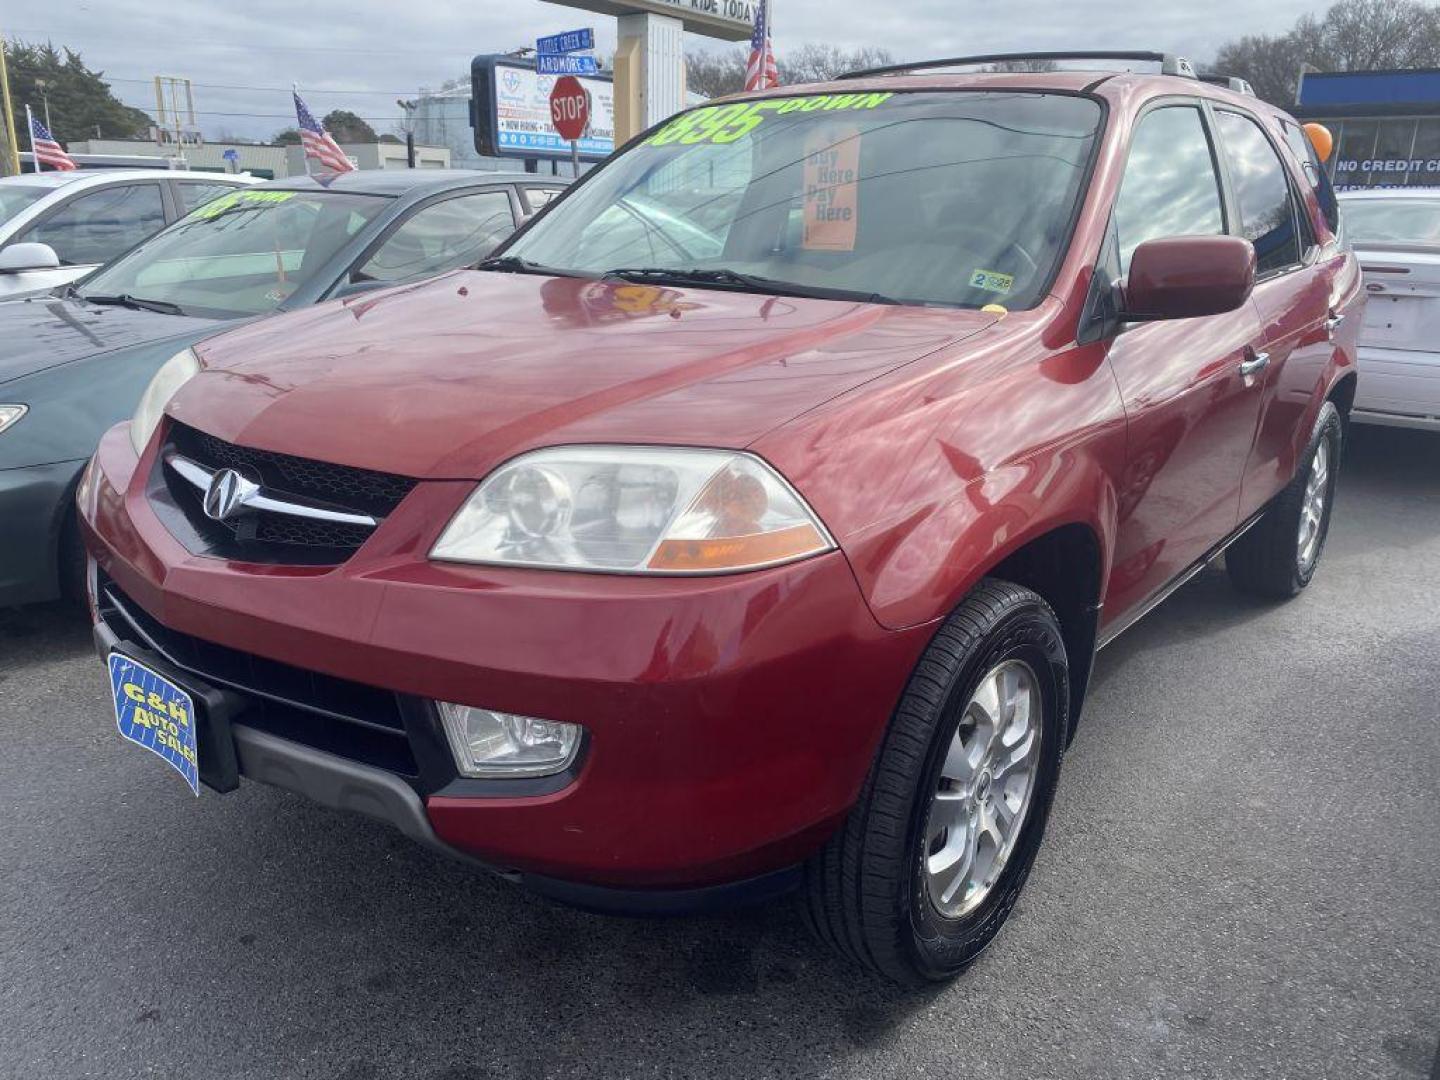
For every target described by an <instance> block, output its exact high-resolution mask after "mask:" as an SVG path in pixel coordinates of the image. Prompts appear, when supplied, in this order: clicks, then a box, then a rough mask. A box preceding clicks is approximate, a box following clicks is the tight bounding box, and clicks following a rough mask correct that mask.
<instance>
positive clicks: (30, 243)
mask: <svg viewBox="0 0 1440 1080" xmlns="http://www.w3.org/2000/svg"><path fill="white" fill-rule="evenodd" d="M258 182H259V181H258V179H257V178H255V177H251V176H232V175H229V174H226V173H204V172H182V171H175V170H166V169H95V170H84V169H79V170H74V171H71V172H41V173H27V174H26V175H24V176H7V177H5V178H4V179H0V300H18V299H21V298H22V297H26V296H35V295H38V294H40V293H45V292H49V291H50V290H51V289H53V288H55V287H56V286H57V285H64V284H66V283H68V282H71V281H74V280H76V279H77V278H81V277H84V276H85V275H86V274H88V273H89V272H90V271H91V270H94V269H95V268H96V267H97V266H99V265H101V264H102V263H107V262H109V261H110V260H111V259H113V258H115V256H117V255H120V254H122V253H124V252H126V251H129V250H130V249H131V248H132V247H134V246H135V245H136V244H138V243H140V241H142V240H145V239H148V238H149V237H150V236H151V235H153V234H154V233H157V232H159V231H160V230H161V229H163V228H164V227H165V226H166V225H168V224H170V222H172V221H176V220H178V219H179V218H182V217H184V216H185V215H186V214H188V213H189V212H190V211H191V210H193V209H195V207H197V206H199V205H200V204H201V203H205V202H209V201H210V200H211V199H213V198H214V197H215V196H217V195H221V194H223V193H224V192H226V191H229V190H231V189H232V188H235V187H242V186H246V185H249V184H254V183H258Z"/></svg>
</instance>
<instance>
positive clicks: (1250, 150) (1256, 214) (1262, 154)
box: [1218, 112, 1300, 276]
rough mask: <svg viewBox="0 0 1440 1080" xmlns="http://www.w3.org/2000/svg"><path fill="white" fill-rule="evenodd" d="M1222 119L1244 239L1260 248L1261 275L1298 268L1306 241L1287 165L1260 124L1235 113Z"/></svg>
mask: <svg viewBox="0 0 1440 1080" xmlns="http://www.w3.org/2000/svg"><path fill="white" fill-rule="evenodd" d="M1218 115H1219V119H1220V139H1221V141H1222V142H1223V143H1224V144H1225V160H1226V162H1227V163H1228V164H1229V166H1230V180H1231V182H1232V183H1233V184H1234V185H1235V201H1236V203H1237V204H1238V206H1239V208H1240V235H1241V236H1243V237H1245V239H1247V240H1249V241H1250V242H1251V243H1252V244H1254V245H1255V261H1256V272H1257V273H1258V274H1260V275H1261V276H1263V275H1265V274H1273V273H1275V272H1277V271H1279V270H1283V269H1284V268H1285V267H1287V266H1293V265H1295V264H1296V263H1298V262H1299V261H1300V236H1299V233H1298V232H1297V231H1296V227H1295V206H1294V201H1293V200H1292V199H1291V197H1290V182H1289V181H1288V180H1287V179H1286V178H1285V166H1284V165H1282V164H1281V163H1280V158H1279V156H1278V155H1276V153H1275V148H1274V147H1273V146H1271V145H1270V140H1269V139H1267V138H1266V137H1265V133H1264V132H1263V131H1261V130H1260V125H1259V124H1257V123H1255V121H1254V120H1251V119H1250V118H1249V117H1247V116H1241V115H1240V114H1239V113H1233V112H1221V113H1219V114H1218Z"/></svg>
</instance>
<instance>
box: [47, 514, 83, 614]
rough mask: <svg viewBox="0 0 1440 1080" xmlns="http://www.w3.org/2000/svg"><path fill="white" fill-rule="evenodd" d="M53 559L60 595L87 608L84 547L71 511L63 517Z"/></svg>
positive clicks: (78, 526) (77, 524)
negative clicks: (63, 522) (54, 559)
mask: <svg viewBox="0 0 1440 1080" xmlns="http://www.w3.org/2000/svg"><path fill="white" fill-rule="evenodd" d="M55 557H56V559H57V563H56V572H57V575H58V577H59V582H60V595H61V596H62V597H64V598H65V599H66V600H69V601H71V602H72V603H76V604H79V605H80V606H81V607H85V606H87V605H88V604H89V600H88V598H87V596H86V590H85V570H86V554H85V545H84V543H83V542H82V541H81V540H80V523H79V522H78V521H77V520H76V516H75V511H74V510H73V509H72V510H71V511H70V512H69V513H68V514H66V515H65V524H64V525H63V526H62V527H61V529H60V543H59V546H58V547H57V549H56V552H55Z"/></svg>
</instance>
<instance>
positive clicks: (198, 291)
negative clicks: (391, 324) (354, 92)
mask: <svg viewBox="0 0 1440 1080" xmlns="http://www.w3.org/2000/svg"><path fill="white" fill-rule="evenodd" d="M564 184H565V181H563V180H560V179H557V178H554V177H545V178H541V177H526V176H523V175H515V176H500V175H497V174H495V173H478V172H465V171H459V170H455V171H451V170H443V171H442V170H430V169H427V170H423V171H421V170H396V171H394V172H387V171H382V170H374V171H362V172H351V173H346V174H343V175H340V176H336V177H332V178H326V179H311V178H308V177H296V178H291V179H287V180H275V181H270V182H268V183H265V184H259V185H256V186H254V187H248V188H244V189H240V190H237V191H233V192H228V193H226V194H223V195H221V196H220V197H219V198H216V199H214V200H212V201H211V202H209V203H207V204H205V205H204V206H201V207H200V208H199V209H198V210H196V211H195V212H194V213H192V214H191V215H190V216H188V217H186V218H185V219H183V220H182V221H179V222H176V223H175V224H174V225H171V226H170V227H169V228H167V229H165V230H164V231H163V232H160V233H158V234H156V235H155V236H153V237H151V238H150V239H149V240H147V241H145V242H144V243H142V244H141V245H140V246H138V247H136V248H134V249H132V250H131V251H129V252H127V253H126V254H124V255H122V256H121V257H120V258H118V259H116V260H115V261H114V262H112V263H110V264H109V265H107V266H104V267H102V268H101V269H100V270H98V271H96V272H95V273H94V274H93V275H91V276H90V277H89V278H87V279H86V280H85V281H84V282H83V283H81V284H80V285H79V286H73V285H72V286H66V287H65V288H64V289H63V290H59V291H57V292H55V293H53V294H51V295H49V296H46V297H43V298H38V299H32V300H21V301H14V302H10V303H3V304H0V605H6V604H22V603H30V602H33V601H39V600H46V599H51V598H53V597H55V596H56V595H58V594H59V593H60V591H61V590H62V587H65V586H73V585H74V584H75V583H76V581H77V580H78V578H77V577H76V576H75V575H78V566H79V564H80V551H79V545H78V541H77V539H76V537H75V535H74V523H73V508H72V505H71V504H72V503H73V493H74V488H75V484H76V483H77V482H78V480H79V477H80V472H81V469H82V468H83V467H84V464H85V461H86V460H87V459H88V458H89V457H90V455H91V453H93V452H94V449H95V446H96V444H97V443H98V442H99V439H100V436H101V435H102V434H103V433H104V432H105V430H106V429H107V428H109V427H111V426H112V425H113V424H115V423H117V422H118V421H120V420H123V419H124V418H126V417H128V416H129V415H130V413H131V412H132V411H133V410H134V408H135V403H136V401H137V400H138V399H139V397H140V394H141V392H142V391H143V390H144V389H145V386H146V384H147V383H148V382H149V379H150V377H151V375H153V374H154V373H155V370H156V369H157V368H159V367H160V365H161V364H163V363H164V362H165V361H166V360H167V359H169V358H170V357H171V356H173V355H175V354H176V353H177V352H179V351H180V350H181V349H183V348H186V347H188V346H190V345H193V344H195V343H196V342H197V341H200V340H201V339H203V338H206V337H208V336H210V335H212V334H214V333H217V332H218V331H219V330H220V329H222V328H223V327H225V326H226V325H227V324H228V325H233V324H234V323H235V322H237V321H239V320H248V319H255V318H260V317H264V316H266V315H269V314H271V313H273V312H278V311H293V310H295V309H297V308H301V307H305V306H308V305H310V304H314V303H317V302H319V301H322V300H329V299H337V298H342V297H347V296H354V295H357V294H360V293H364V292H367V291H370V290H373V289H378V288H384V287H386V286H390V285H397V284H402V283H404V282H409V281H415V280H419V279H421V278H425V277H430V276H433V275H435V274H439V273H443V272H445V271H447V270H453V269H456V268H458V267H461V266H467V265H471V264H473V263H475V262H477V261H478V260H480V259H481V258H484V257H485V256H486V255H488V254H489V252H490V251H491V249H493V248H494V247H495V246H496V245H497V244H498V243H499V242H500V241H501V240H503V239H504V238H505V237H507V236H508V235H509V234H510V233H511V232H512V231H514V229H515V227H516V226H517V225H518V224H519V223H520V222H521V221H523V220H524V219H525V218H526V217H527V216H529V215H530V214H531V213H533V212H534V211H535V210H536V209H538V208H539V207H540V206H541V205H543V204H544V203H545V202H547V201H549V199H551V198H553V197H554V195H555V193H556V192H558V191H559V190H560V189H561V188H562V187H563V186H564Z"/></svg>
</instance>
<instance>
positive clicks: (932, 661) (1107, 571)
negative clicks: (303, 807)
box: [78, 54, 1362, 983]
mask: <svg viewBox="0 0 1440 1080" xmlns="http://www.w3.org/2000/svg"><path fill="white" fill-rule="evenodd" d="M1036 58H1037V56H1036V54H1030V55H1028V56H1027V57H1025V58H1024V59H1032V60H1033V59H1036ZM1038 58H1039V59H1049V57H1047V56H1039V57H1038ZM976 59H977V58H970V60H968V61H963V62H962V61H945V62H935V63H926V64H916V65H910V66H907V67H905V68H901V69H886V70H882V71H879V72H866V73H862V74H861V75H859V76H858V77H854V78H849V79H844V80H840V81H837V82H833V83H828V84H824V85H813V86H790V87H784V88H781V89H779V90H775V91H771V92H768V93H763V94H747V95H742V96H739V97H735V98H731V99H727V100H725V101H723V102H720V103H712V104H707V105H705V106H702V107H699V108H696V109H692V110H689V111H687V112H684V113H682V114H680V115H678V116H675V117H672V118H671V119H670V120H668V121H666V122H665V123H664V124H662V125H660V126H658V127H657V128H654V129H652V130H651V131H649V132H647V133H645V134H644V135H642V136H641V137H639V138H638V139H636V140H635V141H633V142H632V143H631V144H629V145H628V146H626V147H625V148H624V149H623V150H622V151H620V152H619V153H617V154H615V155H614V156H613V157H612V158H611V159H610V160H608V161H607V162H606V163H605V164H604V165H603V166H602V167H600V168H597V169H595V170H594V171H593V172H591V173H590V174H589V175H588V176H586V177H585V179H584V180H583V181H582V182H581V183H579V184H576V185H575V186H574V187H573V188H571V189H570V191H569V192H568V193H567V194H566V195H565V196H564V197H563V198H562V199H560V200H558V201H557V202H555V203H553V204H551V205H550V206H549V207H548V208H547V209H546V210H545V211H544V212H543V213H541V214H540V215H539V216H538V217H537V218H535V219H534V220H533V221H532V222H531V223H530V224H529V225H528V226H527V227H526V228H524V229H523V230H522V231H521V232H520V233H519V234H517V236H516V237H515V238H514V239H513V241H512V242H510V243H509V244H508V245H507V246H506V248H505V249H504V250H503V251H502V252H501V253H500V254H499V255H497V256H496V257H492V258H491V259H489V260H487V261H486V262H485V263H482V264H481V265H480V266H479V267H478V268H477V269H475V270H468V271H461V272H457V273H453V274H450V275H447V276H445V277H441V278H438V279H434V280H431V281H429V282H426V283H421V284H415V285H409V286H405V287H402V288H396V289H390V290H387V291H381V292H376V293H369V294H366V295H364V296H359V297H354V298H351V299H348V300H345V301H343V302H338V303H332V304H327V305H322V306H320V307H317V308H313V309H309V310H306V311H300V312H295V313H293V314H289V315H285V316H282V317H279V318H273V319H269V320H266V321H263V322H260V323H257V324H252V325H249V326H246V327H244V328H241V329H238V330H235V331H232V332H229V333H225V334H222V335H221V336H219V337H215V338H213V339H210V340H209V341H207V342H204V343H202V344H200V345H198V346H196V347H195V348H194V349H187V350H185V351H183V352H181V353H179V354H178V355H177V356H175V357H174V358H173V359H172V360H171V361H170V362H169V363H168V364H167V365H166V366H165V367H164V368H163V369H162V370H161V371H160V372H159V373H158V374H157V375H156V377H155V380H154V382H153V384H152V385H151V386H150V388H149V390H148V391H147V392H146V394H145V396H144V398H143V400H142V401H141V404H140V406H139V407H138V409H137V411H136V413H135V417H134V419H133V420H132V421H131V422H130V423H129V424H122V425H120V426H118V427H116V428H115V429H114V430H112V431H111V432H109V434H108V435H107V436H106V437H105V439H104V442H103V443H102V444H101V446H100V448H99V451H98V453H97V455H96V457H95V459H94V461H93V463H92V465H91V467H90V468H89V470H88V471H87V473H86V477H85V480H84V482H83V484H82V485H81V489H80V491H79V494H78V498H79V502H80V508H81V512H82V514H83V517H84V521H85V526H86V532H87V540H88V545H89V548H90V550H91V551H92V553H93V556H94V561H93V566H92V573H91V579H92V580H91V584H92V603H93V607H94V615H95V620H96V636H97V643H98V645H99V647H100V649H101V651H102V653H103V655H104V656H105V657H106V658H107V662H108V664H109V668H110V673H111V678H112V683H113V688H114V696H115V700H116V713H117V723H118V726H119V729H120V732H121V734H122V735H124V736H125V737H126V738H128V739H130V740H131V741H133V742H137V743H139V744H140V745H141V746H144V747H146V748H148V749H151V750H152V751H154V752H155V753H156V754H158V755H160V756H161V757H163V758H165V759H166V760H167V761H169V762H170V763H171V764H172V765H173V766H174V767H175V768H176V769H177V770H179V771H180V772H181V773H182V774H183V775H184V776H185V777H186V779H187V781H188V782H189V783H190V784H191V785H192V786H193V787H194V788H195V790H196V793H197V794H198V793H199V785H200V783H201V782H202V781H203V782H204V783H205V784H207V785H209V786H210V787H211V788H212V789H217V790H222V791H223V790H228V789H230V788H233V787H235V786H236V785H237V784H238V782H239V777H242V776H243V777H246V778H249V779H252V780H258V781H261V782H264V783H269V784H274V785H278V786H280V787H283V788H288V789H291V790H294V791H298V792H302V793H305V794H306V795H309V796H311V797H313V798H314V799H316V800H318V801H320V802H321V803H324V804H326V805H329V806H332V807H339V808H344V809H349V810H355V811H360V812H362V813H366V814H370V815H373V816H375V817H379V818H382V819H385V820H387V821H389V822H392V823H393V824H394V825H396V826H398V827H399V828H400V829H401V830H402V831H403V832H405V833H406V834H408V835H409V836H411V837H414V838H415V839H417V840H420V841H423V842H425V843H428V844H431V845H434V846H437V847H440V848H443V849H446V850H448V851H451V852H456V853H462V854H464V855H465V856H468V857H471V858H473V859H475V860H477V861H479V862H481V863H483V864H485V865H487V866H489V867H491V868H493V869H494V870H496V871H497V872H499V873H500V874H502V875H504V876H505V877H507V878H509V879H511V880H514V881H517V882H519V883H522V884H524V885H526V886H528V887H530V888H532V889H534V890H537V891H539V892H541V893H544V894H546V895H549V896H552V897H557V898H561V899H564V900H567V901H570V902H572V903H577V904H581V905H585V906H588V907H592V908H608V909H616V910H629V911H649V912H664V911H678V910H686V909H691V908H694V907H697V906H700V905H705V904H710V903H714V902H721V901H734V900H738V899H744V898H752V899H753V898H755V897H762V896H769V895H773V894H775V893H778V892H780V891H783V890H787V889H790V888H798V890H800V896H801V898H802V899H801V903H802V907H803V909H804V910H805V912H806V913H807V916H808V918H809V920H810V922H811V923H812V924H813V926H814V928H815V929H816V931H817V932H818V934H819V935H820V937H821V938H823V939H824V940H826V941H827V942H829V943H831V944H832V945H834V946H835V947H836V948H838V949H839V950H841V951H842V952H843V953H845V954H846V955H848V956H850V957H852V958H854V959H855V960H857V961H859V962H861V963H863V964H865V965H868V966H869V967H870V968H872V969H874V970H876V971H878V972H880V973H882V974H884V975H886V976H888V977H890V978H893V979H895V980H898V981H900V982H904V983H917V982H922V981H924V980H927V979H940V978H944V977H947V976H950V975H953V974H954V973H955V972H957V971H959V970H960V969H961V968H962V967H963V966H964V965H965V964H966V963H967V962H968V961H970V960H971V959H972V958H974V957H975V955H976V954H977V953H978V952H979V951H980V950H981V949H982V948H983V947H984V946H985V945H986V944H987V943H988V942H989V941H990V940H991V938H993V937H994V935H995V933H996V932H997V930H998V929H999V927H1000V926H1001V924H1002V923H1003V922H1004V920H1005V918H1006V916H1007V915H1008V913H1009V912H1010V910H1011V908H1012V906H1013V905H1014V903H1015V900H1016V897H1017V895H1018V894H1019V892H1020V889H1021V888H1022V886H1023V884H1024V882H1025V878H1026V875H1027V874H1028V872H1029V870H1030V867H1031V865H1032V863H1033V860H1034V858H1035V853H1036V849H1037V847H1038V845H1039V844H1040V840H1041V835H1042V833H1043V831H1044V828H1045V821H1046V817H1047V814H1048V812H1049V809H1050V805H1051V800H1052V798H1053V796H1054V793H1055V789H1056V782H1057V779H1058V776H1059V772H1060V764H1061V759H1062V756H1063V753H1064V750H1065V748H1066V745H1067V744H1068V743H1069V741H1070V740H1071V739H1072V738H1073V737H1074V734H1075V725H1076V720H1077V718H1078V717H1079V715H1080V711H1081V706H1082V703H1083V702H1084V699H1085V692H1086V684H1087V682H1088V679H1089V675H1090V671H1091V662H1092V659H1093V657H1094V655H1095V652H1096V650H1097V649H1099V648H1102V647H1103V646H1104V645H1105V644H1106V643H1107V642H1108V641H1110V640H1112V639H1113V638H1114V637H1115V636H1116V635H1117V634H1119V633H1120V632H1121V631H1123V630H1124V629H1125V628H1126V627H1128V626H1130V625H1131V624H1132V623H1134V622H1135V621H1136V620H1137V619H1138V618H1140V617H1141V616H1142V615H1143V614H1144V613H1145V612H1146V611H1147V610H1149V609H1150V608H1151V607H1153V606H1154V605H1155V604H1157V603H1158V602H1160V601H1161V600H1162V599H1163V598H1164V597H1165V596H1166V595H1167V594H1169V593H1170V592H1171V591H1172V590H1174V589H1175V588H1176V587H1177V586H1178V585H1179V584H1180V583H1182V582H1184V581H1185V580H1186V578H1187V577H1188V576H1190V575H1191V574H1193V573H1195V572H1196V571H1197V570H1198V569H1200V568H1202V567H1204V566H1205V565H1206V564H1207V563H1208V562H1210V561H1212V560H1214V559H1215V558H1217V557H1218V556H1219V555H1220V554H1221V553H1222V552H1224V554H1225V563H1226V565H1227V567H1228V570H1229V574H1230V576H1231V577H1232V578H1233V579H1234V582H1235V584H1236V585H1237V586H1239V587H1240V588H1241V589H1244V590H1246V591H1249V592H1254V593H1260V594H1263V595H1266V596H1271V597H1287V596H1291V595H1293V594H1295V593H1297V592H1299V591H1300V590H1301V589H1303V588H1304V587H1305V585H1306V584H1307V583H1308V582H1309V581H1310V579H1311V576H1312V575H1313V574H1314V572H1315V568H1316V563H1317V561H1318V559H1319V557H1320V554H1321V550H1322V548H1323V546H1324V543H1325V535H1326V527H1327V523H1328V520H1329V516H1330V510H1331V505H1332V496H1333V492H1334V485H1335V477H1336V470H1337V467H1338V465H1339V461H1340V449H1341V437H1342V433H1343V430H1344V424H1345V419H1346V413H1347V411H1348V410H1349V407H1350V402H1351V400H1352V398H1353V396H1354V392H1355V374H1354V353H1355V332H1356V329H1357V327H1358V325H1359V322H1360V319H1359V318H1357V317H1356V313H1357V310H1358V305H1359V304H1360V303H1361V302H1362V292H1361V290H1360V279H1359V277H1358V275H1357V270H1356V264H1355V260H1354V258H1353V257H1352V255H1351V254H1350V253H1349V251H1348V250H1347V249H1346V248H1345V247H1344V246H1343V245H1342V243H1341V242H1340V241H1339V240H1338V239H1337V227H1338V221H1337V217H1336V209H1335V201H1334V198H1333V195H1332V193H1331V190H1330V188H1329V184H1328V181H1327V180H1326V179H1325V177H1324V174H1323V172H1322V171H1321V167H1320V164H1319V162H1318V160H1317V159H1316V157H1315V156H1314V155H1313V153H1312V152H1311V150H1310V147H1309V145H1308V143H1307V140H1306V138H1305V136H1304V134H1303V133H1302V131H1301V130H1300V128H1299V127H1298V126H1297V125H1296V123H1295V122H1294V121H1293V120H1292V119H1291V118H1290V117H1288V116H1287V115H1285V114H1284V113H1282V112H1280V111H1278V110H1276V109H1274V108H1271V107H1269V106H1267V105H1265V104H1264V103H1262V102H1260V101H1259V100H1257V99H1256V98H1255V97H1253V96H1250V95H1248V94H1246V93H1244V92H1242V91H1243V87H1242V88H1241V89H1240V90H1237V89H1233V88H1232V87H1231V86H1230V85H1222V84H1214V83H1212V82H1209V81H1206V80H1202V79H1199V78H1196V77H1195V76H1194V73H1193V72H1192V71H1191V69H1190V67H1189V65H1188V64H1186V63H1185V62H1184V61H1183V60H1178V59H1175V58H1170V57H1162V56H1161V55H1159V54H1124V55H1122V56H1120V57H1119V59H1121V60H1124V61H1127V62H1129V61H1139V60H1142V59H1143V60H1147V61H1154V62H1156V63H1158V64H1159V65H1160V70H1159V71H1158V72H1157V73H1153V74H1151V73H1145V74H1137V73H1133V72H1129V71H1114V70H1110V71H1106V70H1088V71H1076V70H1066V71H1048V72H1042V73H1035V74H1023V73H995V72H980V73H976V72H971V73H956V72H955V71H954V70H953V69H954V68H956V67H961V66H964V65H965V64H970V65H971V66H974V61H975V60H976ZM978 59H979V60H981V61H987V62H988V61H994V60H996V59H997V58H994V57H983V58H978ZM1001 59H1003V58H1001ZM1081 59H1082V60H1085V61H1087V62H1088V61H1089V60H1091V59H1094V58H1093V57H1091V56H1088V55H1086V56H1083V57H1081ZM1011 66H1014V65H1011ZM942 68H950V69H952V70H949V71H945V70H941V69H942Z"/></svg>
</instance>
